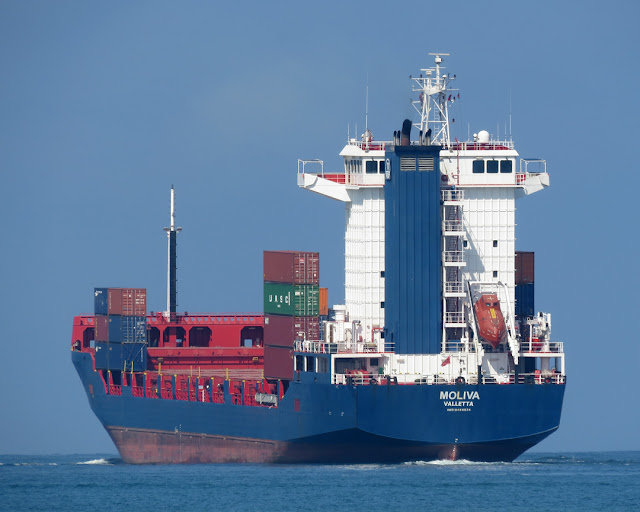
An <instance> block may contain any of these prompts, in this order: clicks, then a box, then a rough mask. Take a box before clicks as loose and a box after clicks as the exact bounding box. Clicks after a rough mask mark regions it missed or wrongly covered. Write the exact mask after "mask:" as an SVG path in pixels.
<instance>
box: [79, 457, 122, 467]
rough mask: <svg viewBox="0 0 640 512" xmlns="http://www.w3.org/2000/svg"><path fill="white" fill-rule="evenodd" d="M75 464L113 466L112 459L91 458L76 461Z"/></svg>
mask: <svg viewBox="0 0 640 512" xmlns="http://www.w3.org/2000/svg"><path fill="white" fill-rule="evenodd" d="M76 464H78V465H91V466H113V461H112V460H110V459H91V460H86V461H84V462H76Z"/></svg>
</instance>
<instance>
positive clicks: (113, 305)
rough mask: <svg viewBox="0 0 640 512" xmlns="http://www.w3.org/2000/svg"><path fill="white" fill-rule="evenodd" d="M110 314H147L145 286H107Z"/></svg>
mask: <svg viewBox="0 0 640 512" xmlns="http://www.w3.org/2000/svg"><path fill="white" fill-rule="evenodd" d="M108 297H109V299H108V304H109V306H108V307H109V314H110V315H121V316H145V315H146V314H147V289H146V288H109V290H108Z"/></svg>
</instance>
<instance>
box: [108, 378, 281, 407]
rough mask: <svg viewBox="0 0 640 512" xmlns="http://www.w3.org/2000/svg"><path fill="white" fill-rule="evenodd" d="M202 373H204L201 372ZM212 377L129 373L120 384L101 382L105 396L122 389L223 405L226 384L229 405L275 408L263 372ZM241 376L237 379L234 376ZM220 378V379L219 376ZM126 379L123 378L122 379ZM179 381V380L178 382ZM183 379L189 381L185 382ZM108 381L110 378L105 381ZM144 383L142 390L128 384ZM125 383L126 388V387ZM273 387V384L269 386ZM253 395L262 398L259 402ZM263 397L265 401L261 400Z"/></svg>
mask: <svg viewBox="0 0 640 512" xmlns="http://www.w3.org/2000/svg"><path fill="white" fill-rule="evenodd" d="M203 372H204V371H203ZM209 372H210V373H216V374H217V375H216V377H213V376H211V377H204V376H200V377H196V376H193V375H189V371H183V372H180V371H179V370H172V374H170V375H169V374H161V373H158V372H149V371H147V372H140V373H136V372H131V373H130V374H129V373H127V374H123V375H124V376H123V383H122V385H120V384H112V383H110V384H108V385H107V382H106V381H105V379H104V378H103V382H104V384H105V392H106V393H107V394H108V395H122V394H123V388H130V389H131V396H133V397H136V398H152V399H162V400H182V401H188V402H209V403H219V404H224V403H225V393H224V384H223V383H224V382H229V395H230V396H231V403H233V404H237V405H246V406H254V407H255V406H262V407H277V406H278V404H277V400H276V402H275V403H274V401H273V399H272V398H273V397H274V396H275V395H273V394H272V392H273V390H272V389H269V387H268V386H269V384H268V383H267V382H266V381H265V380H264V371H263V370H259V371H256V370H244V371H242V370H228V369H225V370H213V371H209ZM240 373H242V374H243V375H242V376H241V377H240V378H239V377H238V375H239V374H240ZM220 374H222V375H220ZM125 377H126V378H125ZM179 377H182V378H181V379H180V378H179ZM186 377H189V378H188V379H186ZM109 380H110V377H109ZM216 380H217V382H216ZM143 381H146V389H145V386H140V385H132V384H131V383H135V382H143ZM127 382H128V383H129V384H127ZM271 386H273V384H271ZM256 395H261V396H263V399H262V400H261V401H258V400H257V399H256ZM264 397H267V398H264Z"/></svg>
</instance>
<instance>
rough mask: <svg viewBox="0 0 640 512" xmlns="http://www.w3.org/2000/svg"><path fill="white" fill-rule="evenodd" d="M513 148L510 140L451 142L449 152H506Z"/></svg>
mask: <svg viewBox="0 0 640 512" xmlns="http://www.w3.org/2000/svg"><path fill="white" fill-rule="evenodd" d="M514 147H515V145H514V143H513V141H512V140H495V141H491V142H452V143H451V144H449V148H448V149H449V151H486V150H502V151H504V150H506V149H513V148H514Z"/></svg>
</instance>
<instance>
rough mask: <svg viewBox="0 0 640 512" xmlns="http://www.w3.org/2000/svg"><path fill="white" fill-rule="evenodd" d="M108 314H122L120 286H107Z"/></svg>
mask: <svg viewBox="0 0 640 512" xmlns="http://www.w3.org/2000/svg"><path fill="white" fill-rule="evenodd" d="M108 295H109V315H122V288H109V292H108Z"/></svg>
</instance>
